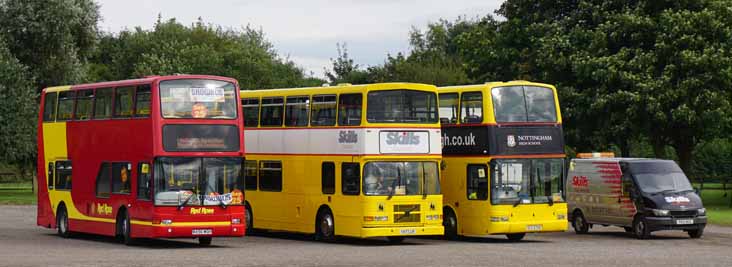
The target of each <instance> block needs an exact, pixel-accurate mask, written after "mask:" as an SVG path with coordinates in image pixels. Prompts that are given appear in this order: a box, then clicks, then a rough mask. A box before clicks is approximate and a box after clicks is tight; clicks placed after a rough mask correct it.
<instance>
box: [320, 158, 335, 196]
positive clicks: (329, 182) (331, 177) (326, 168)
mask: <svg viewBox="0 0 732 267" xmlns="http://www.w3.org/2000/svg"><path fill="white" fill-rule="evenodd" d="M320 185H321V188H322V191H323V194H333V193H335V164H334V163H333V162H323V164H322V165H321V183H320Z"/></svg>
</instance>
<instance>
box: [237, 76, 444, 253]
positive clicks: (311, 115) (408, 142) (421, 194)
mask: <svg viewBox="0 0 732 267" xmlns="http://www.w3.org/2000/svg"><path fill="white" fill-rule="evenodd" d="M241 99H242V100H241V101H242V110H243V114H244V123H245V130H244V136H245V139H244V140H245V146H246V149H247V158H246V161H245V166H244V169H245V172H246V173H245V195H246V199H247V200H246V203H245V204H246V207H247V208H246V214H245V218H246V220H247V227H248V231H251V230H252V229H253V228H256V229H266V230H276V231H290V232H300V233H314V234H315V237H316V239H319V240H326V241H328V240H333V239H334V238H335V236H350V237H358V238H368V237H387V238H388V239H389V241H391V242H401V241H402V240H403V239H404V237H406V236H414V235H442V234H443V226H442V209H441V207H442V195H441V194H440V179H439V163H440V160H441V153H442V151H441V147H440V124H439V123H440V122H439V118H438V106H437V105H438V103H437V88H436V87H434V86H431V85H424V84H412V83H383V84H367V85H350V84H343V85H338V86H326V87H314V88H294V89H272V90H250V91H242V92H241Z"/></svg>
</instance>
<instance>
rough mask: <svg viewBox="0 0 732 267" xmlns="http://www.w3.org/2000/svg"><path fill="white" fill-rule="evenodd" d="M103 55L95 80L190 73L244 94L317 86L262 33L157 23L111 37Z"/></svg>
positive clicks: (98, 60)
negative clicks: (226, 80)
mask: <svg viewBox="0 0 732 267" xmlns="http://www.w3.org/2000/svg"><path fill="white" fill-rule="evenodd" d="M98 51H99V52H98V53H97V54H95V55H94V57H93V58H92V62H93V64H92V66H91V70H92V73H93V75H92V77H95V78H94V80H96V81H101V80H121V79H129V78H134V77H143V76H147V75H169V74H175V73H189V74H210V75H221V76H227V77H233V78H236V79H237V80H239V83H240V85H241V87H242V88H244V89H259V88H276V87H292V86H302V85H310V84H313V83H315V82H316V81H312V80H311V79H308V78H307V77H305V75H304V74H303V70H302V69H301V68H299V67H297V66H296V65H295V64H294V63H293V62H292V61H290V60H288V59H287V58H281V57H280V56H279V55H278V54H277V53H276V51H275V50H274V49H273V47H272V44H271V43H269V41H267V40H266V39H265V37H264V33H263V32H262V31H261V30H255V29H252V28H250V27H244V28H242V29H224V28H222V27H220V26H214V25H209V24H206V23H204V22H203V21H202V20H199V21H198V22H196V23H194V24H193V25H191V26H185V25H182V24H180V23H179V22H177V21H176V20H175V19H170V20H167V21H161V20H158V22H157V23H156V24H155V27H154V28H153V29H152V30H143V29H142V28H139V27H138V28H135V29H134V30H125V31H122V32H120V33H119V34H111V33H106V34H103V35H102V37H101V41H100V49H99V50H98Z"/></svg>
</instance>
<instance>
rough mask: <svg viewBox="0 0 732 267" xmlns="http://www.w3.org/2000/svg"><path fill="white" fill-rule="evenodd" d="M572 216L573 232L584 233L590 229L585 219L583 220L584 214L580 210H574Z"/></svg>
mask: <svg viewBox="0 0 732 267" xmlns="http://www.w3.org/2000/svg"><path fill="white" fill-rule="evenodd" d="M572 217H574V218H573V220H572V228H574V232H575V233H577V234H586V233H587V232H589V231H590V224H589V223H587V220H585V216H584V215H582V212H581V211H579V210H578V211H575V212H574V215H573V216H572Z"/></svg>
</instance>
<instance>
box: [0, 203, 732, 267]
mask: <svg viewBox="0 0 732 267" xmlns="http://www.w3.org/2000/svg"><path fill="white" fill-rule="evenodd" d="M570 229H571V228H570ZM139 243H140V244H138V245H136V246H132V247H128V246H125V245H122V244H120V243H118V242H117V241H116V240H115V239H114V238H111V237H103V236H95V235H85V234H84V235H82V234H77V235H75V236H74V237H72V238H69V239H64V238H61V237H59V236H57V235H56V231H55V230H52V229H46V228H42V227H38V226H36V208H35V206H0V266H206V267H210V266H286V265H298V266H505V265H512V266H557V265H564V266H732V228H730V227H720V226H714V225H708V226H707V228H706V231H705V234H704V236H703V237H702V238H701V239H690V238H689V237H688V236H687V235H686V233H684V232H681V231H660V232H654V237H653V238H652V239H650V240H637V239H635V238H633V237H632V236H631V234H628V233H625V232H624V231H623V230H622V229H621V228H617V227H595V228H593V229H592V230H590V234H589V235H576V234H575V233H574V232H564V233H545V234H529V235H527V236H526V238H524V240H523V241H520V242H509V241H507V240H506V238H505V236H492V237H488V238H463V239H462V240H459V241H446V240H442V239H440V238H438V237H427V238H407V239H406V240H405V241H404V243H402V244H398V245H392V244H389V243H388V242H387V241H386V240H385V239H365V240H361V239H350V238H341V239H339V240H338V241H337V242H335V243H321V242H316V241H313V238H312V236H309V235H300V234H289V233H264V234H258V235H255V236H247V237H243V238H214V239H213V244H212V246H211V247H199V246H198V242H197V241H196V240H194V239H172V240H167V239H166V240H142V241H140V242H139Z"/></svg>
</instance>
